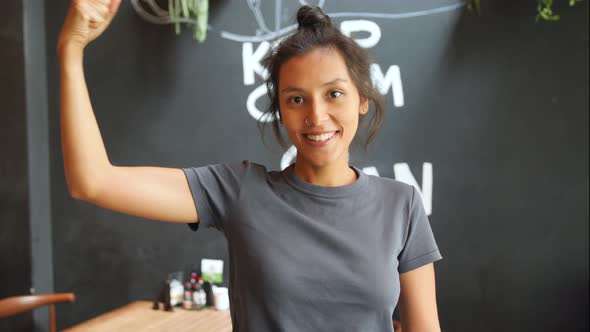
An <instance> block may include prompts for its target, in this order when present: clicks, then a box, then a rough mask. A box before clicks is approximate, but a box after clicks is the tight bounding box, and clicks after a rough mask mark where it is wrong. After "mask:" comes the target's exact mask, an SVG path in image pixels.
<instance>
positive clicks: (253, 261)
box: [58, 0, 442, 332]
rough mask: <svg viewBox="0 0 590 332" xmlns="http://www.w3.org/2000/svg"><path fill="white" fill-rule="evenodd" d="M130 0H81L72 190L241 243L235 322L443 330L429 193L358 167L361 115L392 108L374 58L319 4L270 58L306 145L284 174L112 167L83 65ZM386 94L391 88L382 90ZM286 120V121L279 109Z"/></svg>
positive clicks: (72, 73) (257, 168)
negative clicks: (377, 86)
mask: <svg viewBox="0 0 590 332" xmlns="http://www.w3.org/2000/svg"><path fill="white" fill-rule="evenodd" d="M119 3H120V2H119V1H110V0H75V1H73V2H72V7H71V11H70V13H69V14H68V17H67V18H66V22H65V24H64V28H63V29H62V33H61V35H60V39H59V46H58V49H59V56H60V64H61V74H62V75H61V93H62V99H61V108H60V111H61V130H62V136H61V137H62V146H63V158H64V168H65V171H66V179H67V182H68V186H69V189H70V193H71V195H72V196H74V197H75V198H77V199H81V200H85V201H87V202H90V203H93V204H95V205H98V206H102V207H105V208H108V209H111V210H115V211H119V212H123V213H127V214H130V215H135V216H140V217H143V218H149V219H156V220H161V221H168V222H176V223H188V225H189V227H190V228H191V229H193V230H198V229H199V227H201V228H202V227H214V228H217V229H218V230H220V231H222V232H223V233H224V235H225V238H226V239H227V241H228V249H229V257H230V260H229V261H230V264H229V265H230V268H229V272H230V278H229V280H230V282H229V295H230V301H231V304H230V310H231V319H232V325H233V330H234V331H236V332H249V331H261V332H266V331H302V332H305V331H345V330H346V331H363V332H364V331H380V332H391V331H392V330H393V324H392V314H393V310H394V308H395V307H396V305H397V303H398V300H399V303H400V305H401V308H400V309H401V310H400V311H401V314H402V321H403V323H404V329H405V330H406V331H429V332H430V331H439V330H440V327H439V323H438V313H437V307H436V296H435V295H436V292H435V278H434V268H433V262H435V261H437V260H440V259H442V255H441V254H440V252H439V250H438V246H437V244H436V241H435V239H434V235H433V233H432V230H431V228H430V224H429V221H428V218H427V216H426V212H425V210H424V206H423V204H422V199H421V197H420V195H419V193H418V191H417V190H416V189H415V188H414V187H412V186H410V185H407V184H404V183H401V182H398V181H395V180H393V179H388V178H381V177H378V176H371V175H368V174H365V173H363V172H362V171H361V170H360V169H359V168H357V167H355V166H353V165H349V161H348V156H349V151H348V150H349V147H350V144H351V141H352V140H353V138H354V137H355V136H356V135H357V128H359V121H361V120H364V119H365V118H366V117H367V116H369V117H370V121H371V122H370V127H369V133H368V137H367V142H370V141H371V139H373V138H374V136H375V134H376V133H377V131H378V129H379V127H380V125H381V121H382V116H383V107H382V105H381V102H380V99H379V98H380V95H379V93H377V92H376V91H375V90H374V89H373V86H372V84H371V78H370V71H369V68H370V67H369V63H370V62H369V57H368V54H367V53H366V51H365V50H364V49H362V48H361V47H360V46H358V45H357V44H356V43H355V42H354V41H353V40H352V39H350V38H348V37H346V36H344V35H343V34H342V33H340V32H339V31H338V30H337V29H336V28H335V27H334V26H333V25H332V23H331V21H330V19H329V18H328V17H327V16H326V15H324V14H323V13H322V11H321V10H320V9H319V8H317V7H308V6H304V7H302V8H301V9H300V10H299V11H298V15H297V18H298V23H299V29H298V31H297V32H296V33H295V34H294V35H292V36H290V37H288V38H286V39H285V40H283V41H282V42H281V43H280V44H279V45H278V47H277V48H276V50H274V51H273V52H271V54H269V56H268V57H267V59H266V61H265V64H266V65H267V69H268V71H269V73H270V74H271V75H270V77H269V80H268V82H267V85H268V88H269V96H270V97H271V103H272V105H271V108H270V109H269V111H268V114H270V115H276V114H280V123H279V122H276V121H275V122H273V125H274V127H275V130H276V131H277V132H278V130H279V129H278V128H279V127H278V126H279V125H282V126H283V127H284V130H285V131H286V132H287V134H288V136H289V139H290V140H291V141H292V142H293V144H294V145H295V146H296V149H297V151H298V153H297V159H296V162H295V163H294V164H291V165H290V166H289V167H287V168H286V169H285V170H283V171H269V170H267V169H266V167H264V166H263V165H260V164H256V163H253V162H250V161H248V160H245V161H242V162H233V163H223V164H212V165H205V166H199V167H186V168H182V169H178V168H163V167H120V166H114V165H112V164H111V163H110V161H109V158H108V156H107V153H106V149H105V147H104V144H103V142H102V139H101V136H100V131H99V128H98V125H97V122H96V119H95V117H94V114H93V110H92V104H91V103H90V99H89V94H88V89H87V88H86V84H85V80H84V73H83V70H82V68H83V61H82V60H83V58H82V54H83V49H84V47H85V46H86V45H87V44H88V43H89V42H90V41H91V40H93V39H94V38H96V37H98V36H99V35H100V34H101V33H102V32H103V31H104V29H106V27H107V26H108V23H109V22H110V21H111V19H112V18H113V16H114V13H115V12H116V10H117V7H118V6H119ZM376 96H379V98H377V97H376ZM276 118H278V117H276Z"/></svg>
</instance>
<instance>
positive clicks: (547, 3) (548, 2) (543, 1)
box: [467, 0, 582, 22]
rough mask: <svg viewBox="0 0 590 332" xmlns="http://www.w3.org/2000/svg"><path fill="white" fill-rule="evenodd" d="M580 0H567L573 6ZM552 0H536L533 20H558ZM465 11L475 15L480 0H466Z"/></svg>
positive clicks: (477, 11)
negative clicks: (535, 12)
mask: <svg viewBox="0 0 590 332" xmlns="http://www.w3.org/2000/svg"><path fill="white" fill-rule="evenodd" d="M579 1H582V0H569V4H570V7H573V6H574V5H575V4H576V2H579ZM552 7H553V0H537V16H536V17H535V21H536V22H538V21H539V20H545V21H557V20H559V15H557V14H555V13H554V12H553V9H552ZM467 11H468V12H470V13H476V14H477V15H479V14H480V12H481V6H480V0H468V1H467Z"/></svg>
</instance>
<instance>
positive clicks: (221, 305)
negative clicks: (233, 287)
mask: <svg viewBox="0 0 590 332" xmlns="http://www.w3.org/2000/svg"><path fill="white" fill-rule="evenodd" d="M212 292H213V305H214V306H215V309H217V310H228V309H229V295H228V294H229V293H228V289H227V287H215V286H214V287H213V288H212Z"/></svg>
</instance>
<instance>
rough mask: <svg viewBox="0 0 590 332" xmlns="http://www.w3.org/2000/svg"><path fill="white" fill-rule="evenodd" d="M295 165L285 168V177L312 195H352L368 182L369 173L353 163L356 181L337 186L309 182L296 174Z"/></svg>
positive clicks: (352, 167)
mask: <svg viewBox="0 0 590 332" xmlns="http://www.w3.org/2000/svg"><path fill="white" fill-rule="evenodd" d="M294 167H295V163H293V164H291V165H289V166H288V167H287V168H285V170H284V171H283V177H284V178H285V180H286V181H287V183H288V184H289V185H290V186H292V187H293V188H295V189H297V190H299V191H302V192H305V193H307V194H311V195H316V196H322V197H344V196H351V195H354V194H356V193H358V192H360V191H361V190H362V189H363V187H365V185H366V183H367V177H368V176H367V174H365V172H363V171H362V170H360V169H359V168H358V167H356V166H353V165H349V167H350V168H351V169H352V170H354V172H355V173H356V175H357V179H356V181H354V182H353V183H351V184H347V185H344V186H337V187H324V186H318V185H315V184H312V183H309V182H307V181H305V180H303V179H301V178H299V177H298V176H297V175H295V172H294Z"/></svg>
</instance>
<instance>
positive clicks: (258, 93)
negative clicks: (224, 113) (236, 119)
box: [246, 84, 275, 122]
mask: <svg viewBox="0 0 590 332" xmlns="http://www.w3.org/2000/svg"><path fill="white" fill-rule="evenodd" d="M262 96H266V84H261V85H259V86H258V87H257V88H256V89H254V91H252V92H250V94H249V95H248V100H246V109H247V110H248V113H250V116H252V117H253V118H254V120H256V121H260V122H272V121H274V119H275V117H274V116H269V117H264V118H261V116H262V115H263V114H264V112H263V111H261V110H259V109H258V107H256V101H257V100H258V99H259V98H260V97H262Z"/></svg>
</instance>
